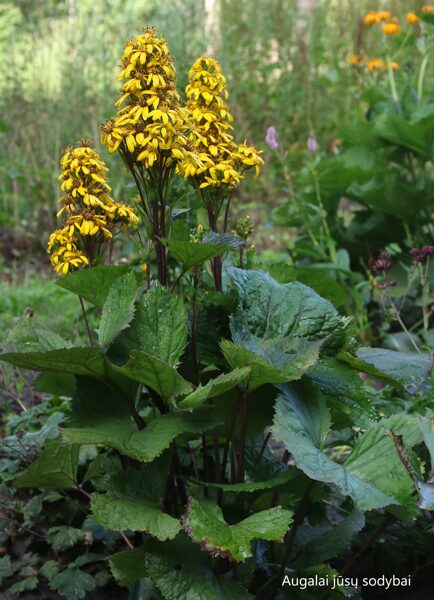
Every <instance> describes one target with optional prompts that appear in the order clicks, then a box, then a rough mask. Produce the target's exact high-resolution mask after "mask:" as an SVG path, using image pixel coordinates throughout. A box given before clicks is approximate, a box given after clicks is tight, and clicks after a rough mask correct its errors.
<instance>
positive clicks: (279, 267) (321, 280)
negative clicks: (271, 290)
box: [255, 263, 348, 308]
mask: <svg viewBox="0 0 434 600" xmlns="http://www.w3.org/2000/svg"><path fill="white" fill-rule="evenodd" d="M255 267H256V268H257V269H261V270H262V271H267V273H270V275H271V277H273V278H274V279H275V280H276V281H278V282H279V283H289V282H290V281H299V282H300V283H304V284H305V285H308V286H309V287H310V288H312V289H313V290H315V292H316V293H317V294H319V295H320V296H321V297H322V298H326V299H327V300H330V302H332V304H333V305H334V306H335V307H336V308H339V307H341V306H343V305H344V304H345V303H346V301H347V300H348V291H347V290H346V289H345V287H344V286H343V285H342V284H341V283H338V282H337V281H336V280H335V279H333V278H332V277H330V276H328V275H326V274H325V273H322V272H321V271H320V270H319V269H317V268H313V267H310V268H304V269H295V268H294V267H292V266H291V265H288V263H271V264H267V263H259V264H256V263H255Z"/></svg>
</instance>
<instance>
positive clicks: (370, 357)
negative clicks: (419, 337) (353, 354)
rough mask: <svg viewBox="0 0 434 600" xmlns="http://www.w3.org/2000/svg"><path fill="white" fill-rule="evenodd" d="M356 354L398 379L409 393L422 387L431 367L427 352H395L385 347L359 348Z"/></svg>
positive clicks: (430, 359)
mask: <svg viewBox="0 0 434 600" xmlns="http://www.w3.org/2000/svg"><path fill="white" fill-rule="evenodd" d="M357 356H358V358H360V359H361V360H363V361H365V362H366V363H369V364H370V365H373V366H374V367H375V368H376V369H378V370H379V371H382V372H383V373H385V374H386V375H388V376H389V377H392V378H393V379H395V380H397V381H399V382H400V383H401V384H402V385H403V387H404V388H405V390H406V391H407V392H409V393H411V394H414V393H416V392H417V391H418V390H419V389H421V387H423V385H424V384H425V382H426V381H427V379H428V376H429V374H430V371H431V368H432V358H431V356H430V355H429V354H422V353H421V354H416V353H414V352H413V353H410V352H396V351H395V350H386V349H385V348H360V349H359V350H358V352H357Z"/></svg>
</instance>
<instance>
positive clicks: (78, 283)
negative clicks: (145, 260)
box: [56, 265, 146, 307]
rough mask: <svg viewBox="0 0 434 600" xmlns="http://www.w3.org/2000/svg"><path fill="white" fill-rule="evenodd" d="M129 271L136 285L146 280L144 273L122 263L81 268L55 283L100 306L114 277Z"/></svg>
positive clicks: (116, 277) (114, 279)
mask: <svg viewBox="0 0 434 600" xmlns="http://www.w3.org/2000/svg"><path fill="white" fill-rule="evenodd" d="M129 272H133V274H134V277H135V278H136V280H137V285H138V286H139V285H141V284H142V283H144V282H145V281H146V275H145V273H142V272H141V271H131V267H129V266H127V265H122V266H101V267H92V269H81V270H80V271H75V272H74V273H70V274H69V275H67V276H66V277H62V279H59V280H58V281H56V285H58V286H59V287H61V288H64V289H65V290H69V291H70V292H73V293H74V294H77V296H81V297H82V298H84V299H85V300H87V301H88V302H90V303H91V304H94V305H95V306H99V307H102V306H103V304H104V302H105V301H106V298H107V295H108V293H109V291H110V288H111V287H112V285H113V283H114V282H115V281H116V279H118V278H119V277H122V276H123V275H125V274H127V273H129Z"/></svg>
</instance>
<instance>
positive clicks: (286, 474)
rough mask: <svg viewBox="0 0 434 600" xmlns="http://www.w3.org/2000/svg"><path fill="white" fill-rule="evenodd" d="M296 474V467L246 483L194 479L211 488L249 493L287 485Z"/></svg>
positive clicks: (236, 492)
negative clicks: (266, 479) (271, 476)
mask: <svg viewBox="0 0 434 600" xmlns="http://www.w3.org/2000/svg"><path fill="white" fill-rule="evenodd" d="M296 476H297V471H296V469H291V470H288V471H282V472H281V473H278V474H277V475H276V476H275V477H273V478H272V479H269V480H268V481H249V482H246V483H210V482H209V481H196V480H194V483H195V484H197V483H198V484H200V485H204V486H206V487H210V488H217V489H220V490H223V491H225V492H232V493H235V494H238V493H247V494H249V493H252V492H257V491H261V490H269V489H272V488H275V487H279V486H280V485H285V484H286V483H288V482H289V481H291V480H292V479H294V477H296Z"/></svg>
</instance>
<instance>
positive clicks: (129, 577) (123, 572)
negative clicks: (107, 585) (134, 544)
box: [109, 545, 146, 587]
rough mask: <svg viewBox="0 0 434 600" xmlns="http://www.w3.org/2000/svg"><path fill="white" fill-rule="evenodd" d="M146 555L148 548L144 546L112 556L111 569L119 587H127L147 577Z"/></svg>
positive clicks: (110, 560) (110, 559)
mask: <svg viewBox="0 0 434 600" xmlns="http://www.w3.org/2000/svg"><path fill="white" fill-rule="evenodd" d="M145 555H146V546H145V545H143V546H139V547H138V548H134V550H124V551H123V552H118V553H116V554H113V555H112V556H110V558H109V563H110V569H111V572H112V574H113V577H114V578H115V579H116V581H117V582H118V583H119V585H122V586H125V587H127V586H129V585H131V584H132V583H134V582H135V581H138V580H139V579H142V578H143V577H146V565H145Z"/></svg>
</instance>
